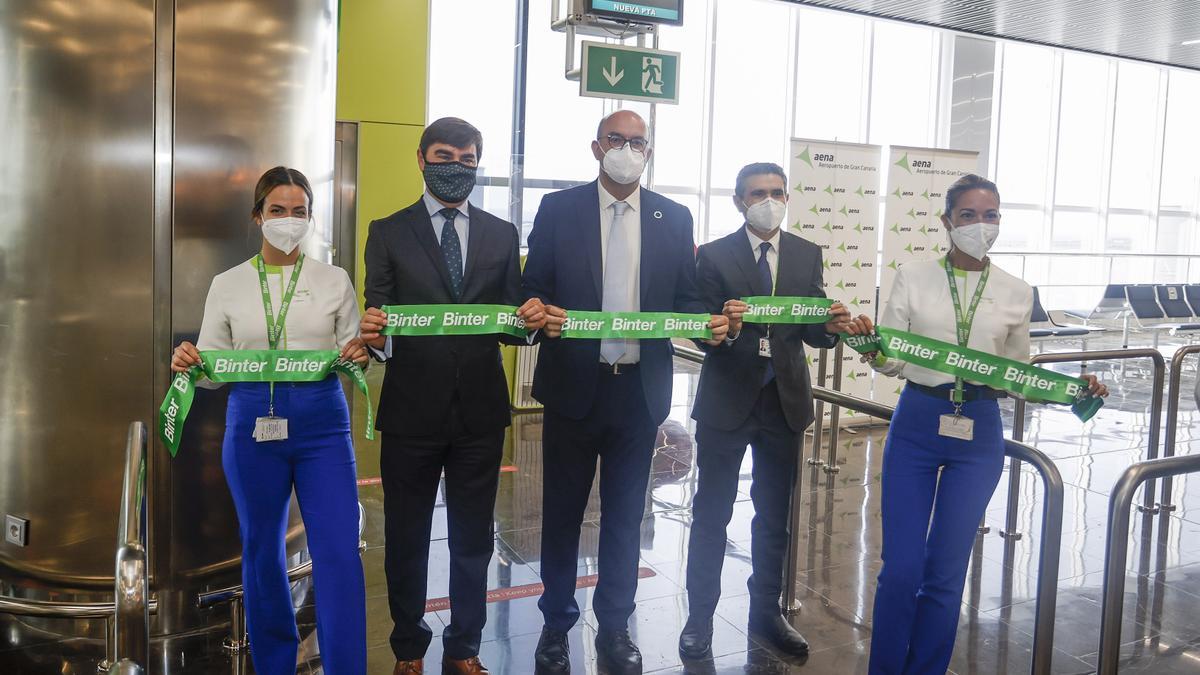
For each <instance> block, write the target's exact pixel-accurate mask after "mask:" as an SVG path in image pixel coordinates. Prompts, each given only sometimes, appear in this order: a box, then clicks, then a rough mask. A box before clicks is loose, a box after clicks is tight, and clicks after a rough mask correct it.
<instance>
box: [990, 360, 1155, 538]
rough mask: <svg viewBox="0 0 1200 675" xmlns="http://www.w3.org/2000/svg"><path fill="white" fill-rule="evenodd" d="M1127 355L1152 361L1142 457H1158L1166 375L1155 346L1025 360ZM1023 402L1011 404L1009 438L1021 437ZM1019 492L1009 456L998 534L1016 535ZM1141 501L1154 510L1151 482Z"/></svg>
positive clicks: (1016, 464) (1017, 469)
mask: <svg viewBox="0 0 1200 675" xmlns="http://www.w3.org/2000/svg"><path fill="white" fill-rule="evenodd" d="M1128 359H1150V360H1151V361H1153V362H1154V384H1153V388H1154V393H1153V395H1152V398H1151V399H1150V438H1149V447H1148V448H1147V450H1146V459H1154V458H1155V457H1158V432H1159V421H1160V419H1161V418H1162V394H1163V380H1164V379H1165V376H1166V370H1167V365H1166V361H1164V360H1163V356H1162V353H1161V352H1159V351H1158V350H1157V349H1150V348H1140V349H1104V350H1097V351H1088V352H1058V353H1053V354H1036V355H1034V356H1033V358H1031V359H1030V360H1029V362H1030V363H1031V364H1035V365H1036V364H1039V363H1071V362H1074V361H1082V362H1087V361H1124V360H1128ZM1025 404H1026V401H1025V399H1023V398H1018V399H1016V403H1015V404H1014V406H1013V440H1015V441H1018V442H1019V441H1023V440H1024V438H1025ZM1020 492H1021V462H1020V461H1019V460H1016V459H1013V460H1012V461H1011V462H1010V463H1009V470H1008V510H1007V512H1006V513H1005V516H1004V529H1003V530H1001V531H1000V536H1002V537H1005V538H1011V539H1014V540H1016V539H1020V538H1021V533H1020V532H1018V531H1017V529H1016V528H1017V502H1018V500H1019V499H1020ZM1144 501H1145V503H1144V504H1143V505H1142V506H1139V507H1138V508H1139V509H1140V510H1141V511H1142V512H1144V513H1155V512H1157V509H1156V508H1155V506H1154V484H1153V483H1151V484H1150V485H1148V486H1147V487H1146V494H1145V499H1144Z"/></svg>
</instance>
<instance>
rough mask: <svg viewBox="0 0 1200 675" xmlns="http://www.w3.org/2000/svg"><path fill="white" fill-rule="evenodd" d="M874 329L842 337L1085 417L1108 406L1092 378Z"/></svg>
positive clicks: (863, 348)
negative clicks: (871, 332)
mask: <svg viewBox="0 0 1200 675" xmlns="http://www.w3.org/2000/svg"><path fill="white" fill-rule="evenodd" d="M875 331H876V333H877V334H878V336H874V335H849V334H845V333H843V334H842V336H841V339H842V341H843V342H845V343H846V345H847V346H848V347H850V348H851V349H853V350H855V351H857V352H859V353H861V354H869V353H871V352H879V353H880V354H883V355H884V356H886V357H888V358H889V359H899V360H901V361H905V362H907V363H911V364H914V365H917V366H921V367H922V368H928V369H930V370H935V371H937V372H939V373H944V374H946V375H951V376H953V377H955V378H963V379H965V380H970V381H971V382H977V383H979V384H983V385H986V386H988V387H991V388H993V389H1000V390H1003V391H1007V392H1010V393H1013V394H1017V395H1019V396H1022V397H1024V398H1026V399H1030V400H1036V401H1046V402H1050V403H1062V404H1065V405H1069V406H1071V411H1072V412H1074V413H1075V416H1076V417H1078V418H1079V419H1080V420H1082V421H1084V422H1086V421H1088V420H1089V419H1091V418H1092V416H1093V415H1095V414H1096V411H1097V410H1099V409H1100V408H1101V407H1102V406H1103V405H1104V399H1102V398H1100V397H1098V396H1092V395H1091V393H1090V392H1089V391H1088V381H1087V380H1085V379H1083V378H1081V377H1071V376H1070V375H1063V374H1061V373H1056V372H1054V371H1052V370H1046V369H1044V368H1038V367H1037V366H1033V365H1030V364H1028V363H1022V362H1020V361H1015V360H1013V359H1007V358H1004V357H1002V356H996V355H995V354H989V353H987V352H982V351H979V350H977V349H970V348H968V347H960V346H958V345H955V344H951V343H949V342H943V341H941V340H934V339H933V338H928V337H924V336H922V335H916V334H915V333H909V332H907V331H902V330H896V329H894V328H886V327H884V326H876V327H875Z"/></svg>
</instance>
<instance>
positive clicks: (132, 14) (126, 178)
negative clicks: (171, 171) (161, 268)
mask: <svg viewBox="0 0 1200 675" xmlns="http://www.w3.org/2000/svg"><path fill="white" fill-rule="evenodd" d="M153 48H154V3H153V1H152V0H94V1H92V2H88V3H75V2H58V1H48V2H39V1H37V0H5V2H2V3H0V200H2V202H3V203H4V205H5V206H4V208H3V209H0V260H3V264H0V274H2V278H0V363H3V369H2V370H0V467H3V469H2V470H0V514H13V515H16V516H19V517H22V518H27V519H28V520H29V544H28V546H26V547H23V548H22V547H16V546H12V545H10V544H5V543H2V542H0V576H4V577H7V578H8V579H9V580H11V579H14V578H17V577H21V576H36V577H39V578H42V579H44V580H48V581H52V582H66V581H75V582H77V583H76V584H75V585H89V584H92V585H96V584H107V585H109V587H110V588H111V583H112V578H113V549H114V547H113V536H114V534H115V528H116V523H117V514H118V511H119V507H120V492H121V471H122V466H123V462H122V459H121V457H122V449H121V448H122V438H123V436H124V432H123V430H124V429H125V428H126V427H127V426H128V425H129V423H130V421H132V420H146V421H149V417H148V415H149V412H150V410H152V409H153V408H154V401H153V388H152V379H151V378H152V376H151V363H152V361H153V359H154V358H155V356H156V355H155V350H154V345H153V344H152V333H151V302H152V292H151V269H152V265H151V263H152V260H153V252H152V249H151V240H150V237H149V233H150V225H151V204H152V200H153V182H152V169H153V160H154V154H153V135H152V132H153V112H154V111H153V98H152V94H153V90H154V53H153Z"/></svg>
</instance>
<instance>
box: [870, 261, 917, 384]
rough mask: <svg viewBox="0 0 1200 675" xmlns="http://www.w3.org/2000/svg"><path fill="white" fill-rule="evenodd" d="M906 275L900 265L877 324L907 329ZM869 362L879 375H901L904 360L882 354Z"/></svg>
mask: <svg viewBox="0 0 1200 675" xmlns="http://www.w3.org/2000/svg"><path fill="white" fill-rule="evenodd" d="M907 276H908V275H907V274H905V273H904V267H903V266H902V267H901V268H900V270H899V271H898V272H897V274H896V277H895V279H894V280H893V281H892V294H891V296H889V297H888V302H887V305H885V306H884V308H883V313H882V314H880V315H879V325H881V326H886V327H887V328H895V329H897V330H908V329H909V320H908V316H909V302H908V282H907V280H906V279H905V277H907ZM870 364H871V367H872V368H874V369H875V372H877V373H879V374H881V375H887V376H889V377H901V376H902V375H903V373H904V361H901V360H900V359H889V358H886V357H884V356H883V355H882V354H880V355H879V356H877V357H876V359H875V360H874V361H871V362H870Z"/></svg>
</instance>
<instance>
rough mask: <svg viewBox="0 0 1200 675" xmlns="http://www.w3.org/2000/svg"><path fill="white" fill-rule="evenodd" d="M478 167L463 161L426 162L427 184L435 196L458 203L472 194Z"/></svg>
mask: <svg viewBox="0 0 1200 675" xmlns="http://www.w3.org/2000/svg"><path fill="white" fill-rule="evenodd" d="M477 170H478V167H474V166H467V165H466V164H463V163H462V162H439V163H437V164H434V163H433V162H425V171H424V172H423V174H424V176H425V186H426V187H428V188H429V192H431V193H432V194H433V196H434V197H437V198H438V199H440V200H442V201H444V202H447V203H449V204H457V203H459V202H461V201H463V200H464V199H466V198H467V196H468V195H470V194H471V190H472V189H473V188H474V187H475V172H476V171H477Z"/></svg>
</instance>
